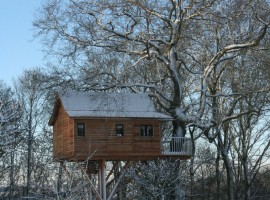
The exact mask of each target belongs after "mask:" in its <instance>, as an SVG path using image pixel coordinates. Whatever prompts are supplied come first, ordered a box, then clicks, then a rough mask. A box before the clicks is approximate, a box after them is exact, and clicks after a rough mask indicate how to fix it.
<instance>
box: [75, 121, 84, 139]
mask: <svg viewBox="0 0 270 200" xmlns="http://www.w3.org/2000/svg"><path fill="white" fill-rule="evenodd" d="M77 135H78V136H85V124H84V123H80V124H77Z"/></svg>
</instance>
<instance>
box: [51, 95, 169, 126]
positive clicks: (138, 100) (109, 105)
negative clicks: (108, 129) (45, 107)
mask: <svg viewBox="0 0 270 200" xmlns="http://www.w3.org/2000/svg"><path fill="white" fill-rule="evenodd" d="M60 103H62V105H63V107H64V109H65V111H66V112H67V113H68V115H69V116H70V117H74V118H75V117H76V118H78V117H100V118H102V117H107V118H154V119H167V120H168V119H171V117H170V116H168V115H165V114H162V113H160V112H157V111H156V109H155V106H154V104H153V102H152V101H151V99H150V98H149V96H148V95H147V94H145V93H105V92H65V93H63V94H59V95H58V98H57V100H56V101H55V104H54V111H53V115H52V117H51V119H50V121H49V125H53V124H54V122H55V120H56V118H57V115H58V109H59V106H60Z"/></svg>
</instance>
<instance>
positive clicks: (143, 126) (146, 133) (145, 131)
mask: <svg viewBox="0 0 270 200" xmlns="http://www.w3.org/2000/svg"><path fill="white" fill-rule="evenodd" d="M148 127H151V128H150V129H148ZM142 130H143V132H142ZM148 130H151V132H149V131H148ZM140 135H141V137H153V136H154V126H153V125H152V124H141V125H140Z"/></svg>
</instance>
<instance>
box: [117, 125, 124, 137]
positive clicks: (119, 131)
mask: <svg viewBox="0 0 270 200" xmlns="http://www.w3.org/2000/svg"><path fill="white" fill-rule="evenodd" d="M116 135H117V136H123V135H124V126H123V124H116Z"/></svg>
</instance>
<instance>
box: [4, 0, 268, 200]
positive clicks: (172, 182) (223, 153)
mask: <svg viewBox="0 0 270 200" xmlns="http://www.w3.org/2000/svg"><path fill="white" fill-rule="evenodd" d="M33 27H34V34H35V37H36V38H37V39H39V40H41V41H42V44H43V47H44V56H45V58H46V59H47V61H48V62H47V65H46V66H40V67H36V68H32V69H28V70H25V71H24V73H23V74H21V76H20V77H18V78H17V79H16V80H15V81H14V85H13V86H12V87H10V86H7V85H6V84H5V83H4V82H0V137H1V139H0V199H63V200H64V199H65V200H67V199H70V200H71V199H98V198H97V197H95V196H94V195H92V194H91V192H90V188H91V187H92V186H91V184H95V183H96V181H97V180H96V179H97V177H95V176H91V177H88V176H86V173H85V171H84V170H83V166H82V165H81V164H80V163H71V162H65V163H64V165H60V164H59V163H57V162H54V160H53V155H52V128H51V127H50V126H48V121H49V118H50V115H51V113H52V107H53V102H54V97H55V94H56V93H57V91H67V90H72V91H100V92H132V93H147V94H149V96H150V97H151V99H152V100H153V101H154V103H155V105H156V108H157V109H158V110H159V111H160V112H163V113H165V114H167V115H169V116H171V117H173V120H172V123H171V124H168V125H166V126H164V127H163V129H164V134H167V135H177V136H181V137H187V138H191V141H192V144H193V149H192V157H191V159H189V160H170V159H164V160H159V159H157V160H153V161H132V162H131V164H130V166H129V168H128V169H126V170H125V173H124V174H121V173H120V171H121V169H122V168H123V166H124V163H125V162H124V161H123V162H107V165H108V167H111V169H112V170H111V174H110V175H111V178H110V179H109V181H108V183H107V190H111V189H112V188H113V186H114V185H115V184H116V183H117V182H118V180H120V183H119V185H118V187H117V188H116V190H115V192H114V195H112V196H110V198H108V199H117V200H118V199H119V200H121V199H137V200H142V199H146V200H148V199H153V200H154V199H158V200H159V199H160V200H171V199H177V200H206V199H207V200H212V199H213V200H242V199H243V200H267V199H270V149H269V146H270V128H269V126H270V117H269V115H270V112H269V111H270V56H269V55H270V28H269V27H270V2H269V0H202V1H196V0H164V1H158V0H147V1H144V0H91V1H90V0H44V1H43V2H42V6H41V7H40V8H39V10H38V11H37V15H36V19H35V21H34V22H33ZM117 184H118V183H117Z"/></svg>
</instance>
